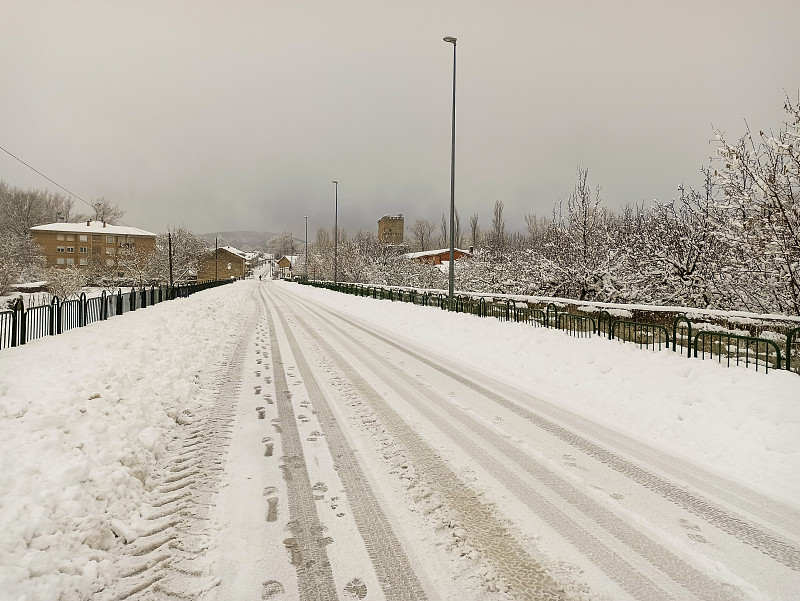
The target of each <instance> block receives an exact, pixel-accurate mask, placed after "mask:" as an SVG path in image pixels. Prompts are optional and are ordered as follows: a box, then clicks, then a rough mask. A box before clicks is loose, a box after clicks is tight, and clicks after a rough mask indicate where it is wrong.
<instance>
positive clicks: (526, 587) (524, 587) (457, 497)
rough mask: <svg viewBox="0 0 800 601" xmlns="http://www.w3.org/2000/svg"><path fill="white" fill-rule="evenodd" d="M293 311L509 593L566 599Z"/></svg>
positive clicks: (540, 600) (490, 510)
mask: <svg viewBox="0 0 800 601" xmlns="http://www.w3.org/2000/svg"><path fill="white" fill-rule="evenodd" d="M294 312H295V316H296V319H297V320H298V323H300V324H301V325H302V326H303V327H304V328H305V329H306V331H307V332H308V334H309V335H310V336H311V337H312V338H313V339H314V340H315V342H316V343H317V344H318V345H319V346H320V347H321V348H322V349H323V350H324V352H325V354H326V355H328V357H330V359H331V360H332V361H333V363H334V364H335V365H336V367H337V369H338V370H339V371H340V372H341V373H342V374H343V375H344V377H345V378H346V379H347V380H348V381H349V382H350V384H351V385H352V386H353V388H354V389H355V390H356V391H357V393H358V396H359V397H360V398H361V399H363V400H364V401H365V402H367V403H368V404H369V406H370V407H371V409H372V410H373V411H374V412H375V413H376V414H377V415H378V416H379V418H380V421H381V425H382V426H383V427H385V428H386V429H387V431H389V433H390V434H391V435H392V437H393V438H395V439H397V440H399V441H400V443H401V445H402V446H403V447H404V448H405V450H406V452H407V453H408V455H409V456H410V457H411V458H412V463H413V465H414V467H415V469H416V472H417V474H418V475H419V476H420V478H421V479H422V480H424V482H425V485H426V486H427V487H428V488H429V489H431V490H434V491H436V492H437V493H438V494H439V495H440V497H441V498H442V499H444V500H446V502H447V504H448V507H449V509H450V510H451V511H452V512H453V513H454V514H456V515H457V516H458V521H459V522H461V523H463V524H464V525H465V530H466V536H467V537H469V539H470V540H469V542H470V544H471V545H472V546H473V547H475V548H476V549H478V550H479V551H480V552H481V553H483V554H484V556H485V557H486V558H487V559H488V561H489V562H490V563H491V565H493V567H494V568H495V570H496V571H497V572H498V574H499V576H500V578H501V579H502V580H503V581H504V582H506V583H507V584H509V585H510V587H511V589H512V590H511V594H513V595H514V596H515V597H516V598H518V599H524V600H530V601H562V600H563V599H564V598H565V591H564V588H563V587H562V586H561V585H560V584H559V583H558V582H556V581H554V580H553V579H552V577H551V576H550V574H549V573H548V572H547V571H546V570H545V569H544V568H543V567H542V566H541V565H540V564H539V562H538V561H537V560H536V559H535V558H533V557H532V556H531V555H530V554H529V553H528V551H527V550H526V549H525V548H524V547H523V546H522V545H520V543H519V542H518V541H517V540H516V538H515V537H514V536H513V535H512V534H511V532H509V530H508V529H507V528H506V526H505V524H504V523H503V522H502V521H501V520H500V519H499V517H498V515H497V512H496V511H495V509H494V507H493V506H491V505H489V504H487V503H485V502H484V501H483V500H482V499H481V498H480V496H479V495H478V494H476V493H475V491H473V490H472V489H471V488H469V486H467V485H466V484H465V483H464V482H463V481H462V480H461V479H460V478H459V477H458V476H457V475H456V474H455V473H454V472H453V470H452V469H451V468H450V467H449V465H448V464H447V463H446V462H445V461H444V460H443V459H442V458H441V457H440V456H439V455H438V454H437V453H436V451H435V450H434V449H433V448H432V447H430V446H429V445H428V444H427V443H426V442H425V441H424V440H423V439H422V438H421V437H420V436H419V435H418V434H417V433H416V432H415V431H414V430H413V428H412V427H411V426H410V425H409V424H408V423H406V422H405V420H403V419H402V417H401V416H400V415H399V414H398V413H397V412H396V411H395V410H394V409H392V407H391V406H390V405H389V404H388V403H387V401H386V400H385V399H384V398H383V397H382V396H381V395H380V394H379V393H378V392H377V391H376V390H375V389H374V388H373V387H372V386H371V385H370V384H369V383H368V382H367V381H366V380H365V379H364V378H363V377H362V376H361V374H359V373H358V370H357V369H356V368H354V367H353V366H352V365H351V364H350V363H349V362H348V361H347V360H346V359H345V358H344V357H342V356H341V355H340V354H339V353H338V352H337V351H336V350H335V349H334V348H333V347H332V346H331V345H330V344H328V342H327V341H326V340H325V339H324V338H323V337H322V336H321V335H320V334H319V332H317V331H316V329H315V328H312V327H310V326H309V325H308V324H307V323H306V322H305V321H304V320H303V319H302V318H301V317H299V316H297V314H296V311H294ZM637 578H638V587H639V588H640V589H641V590H644V591H646V592H647V593H649V595H648V596H646V597H642V599H647V601H658V600H660V599H662V600H667V599H670V597H669V596H665V595H662V594H660V591H659V590H658V589H657V588H656V587H654V586H652V585H649V586H648V583H647V582H646V581H645V580H643V579H642V578H641V576H640V575H637Z"/></svg>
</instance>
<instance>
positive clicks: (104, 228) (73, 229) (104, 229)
mask: <svg viewBox="0 0 800 601" xmlns="http://www.w3.org/2000/svg"><path fill="white" fill-rule="evenodd" d="M31 230H34V231H37V232H69V233H75V234H106V235H108V236H155V234H154V233H153V232H148V231H146V230H140V229H139V228H138V227H129V226H127V225H111V224H110V223H104V222H102V221H88V222H86V221H81V222H79V223H48V224H46V225H36V226H34V227H32V228H31Z"/></svg>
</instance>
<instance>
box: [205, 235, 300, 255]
mask: <svg viewBox="0 0 800 601" xmlns="http://www.w3.org/2000/svg"><path fill="white" fill-rule="evenodd" d="M277 235H279V234H277V233H275V232H255V231H237V232H212V233H208V234H199V236H200V238H202V239H203V240H205V241H206V242H208V243H209V245H211V246H214V239H215V238H219V245H220V246H233V247H236V248H238V249H239V250H246V251H252V250H257V251H262V252H276V251H275V249H270V248H269V241H270V239H272V238H273V237H274V236H277ZM295 242H296V243H297V244H300V243H302V242H303V240H301V239H299V238H295Z"/></svg>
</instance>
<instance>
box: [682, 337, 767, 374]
mask: <svg viewBox="0 0 800 601" xmlns="http://www.w3.org/2000/svg"><path fill="white" fill-rule="evenodd" d="M698 353H701V357H700V358H701V359H705V358H706V353H708V358H709V359H714V357H716V358H717V361H718V362H719V363H722V360H723V358H725V360H726V365H728V367H730V365H731V361H733V362H734V364H735V365H739V364H740V363H744V366H745V367H750V366H751V365H753V366H754V367H755V369H756V371H758V368H759V366H761V367H763V368H764V371H765V372H768V371H769V369H770V363H771V364H772V369H780V368H781V351H780V349H779V348H778V345H777V344H775V343H774V342H773V341H772V340H767V339H766V338H756V337H754V336H740V335H738V334H729V333H728V332H698V333H697V334H696V335H695V337H694V356H695V357H697V356H698Z"/></svg>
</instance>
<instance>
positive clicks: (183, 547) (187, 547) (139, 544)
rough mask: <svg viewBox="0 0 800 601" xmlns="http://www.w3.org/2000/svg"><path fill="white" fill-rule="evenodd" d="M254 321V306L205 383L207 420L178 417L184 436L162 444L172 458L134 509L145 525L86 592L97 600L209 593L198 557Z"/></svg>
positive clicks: (152, 600) (204, 545)
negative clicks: (106, 579)
mask: <svg viewBox="0 0 800 601" xmlns="http://www.w3.org/2000/svg"><path fill="white" fill-rule="evenodd" d="M255 319H256V310H255V303H253V310H251V312H250V314H249V315H243V316H242V317H241V319H240V321H239V323H238V324H237V326H238V327H239V330H240V331H239V333H238V335H237V337H236V339H235V340H234V341H232V342H230V343H229V344H228V345H227V346H223V347H221V350H227V351H228V353H229V354H228V355H227V356H225V357H223V358H222V359H221V360H220V362H219V363H218V364H217V366H216V368H215V374H214V375H213V376H212V377H211V378H210V381H211V382H213V383H214V392H213V395H214V397H215V400H214V403H213V406H212V407H211V408H210V409H209V410H208V414H207V415H203V414H198V415H191V414H184V415H182V419H184V420H186V421H184V428H186V430H185V431H183V432H182V431H181V430H180V429H178V430H177V432H176V433H177V434H179V435H180V434H182V436H180V437H179V438H177V439H176V440H173V441H172V442H171V443H169V444H168V445H167V452H168V453H169V454H171V455H172V457H171V459H170V460H169V462H168V463H166V465H165V466H164V468H163V469H162V470H161V471H160V472H159V473H157V474H154V475H153V482H154V483H155V486H154V487H153V489H152V491H151V493H150V494H149V495H148V499H147V505H145V506H143V507H142V508H141V509H140V512H141V515H142V517H143V518H144V519H145V520H147V521H148V522H151V523H152V526H151V528H150V529H149V530H148V531H146V532H144V533H143V534H142V535H141V536H139V537H138V538H136V540H134V541H133V542H131V543H129V544H126V545H125V547H123V552H122V555H121V557H120V558H119V559H118V560H117V563H118V566H119V577H118V578H117V580H116V581H115V582H114V583H113V585H112V586H111V587H109V588H107V589H105V590H103V591H99V592H98V593H96V594H95V595H94V598H95V599H98V601H138V600H143V601H144V600H146V601H168V600H170V599H196V598H198V597H200V596H201V595H203V594H205V593H207V592H208V591H210V590H211V589H213V588H214V587H215V586H216V585H217V584H218V582H219V580H218V579H216V578H214V577H210V576H208V575H207V574H206V571H205V565H203V563H202V559H203V557H204V555H205V553H206V551H207V550H208V545H209V542H210V540H211V537H210V534H209V533H208V526H209V523H208V517H209V511H208V510H209V507H210V505H211V504H212V497H213V495H214V493H215V492H216V487H217V485H218V483H219V480H220V476H221V473H222V471H223V470H224V460H223V459H222V457H223V456H224V454H225V452H226V447H227V446H228V441H229V437H230V433H231V429H232V427H231V422H232V419H233V416H234V410H233V407H232V401H233V400H234V399H235V398H236V394H237V387H238V385H239V382H240V378H239V377H238V376H239V374H240V373H241V370H242V368H243V364H244V351H245V339H246V337H247V334H248V332H249V330H250V329H251V328H252V326H253V324H254V323H255Z"/></svg>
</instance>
